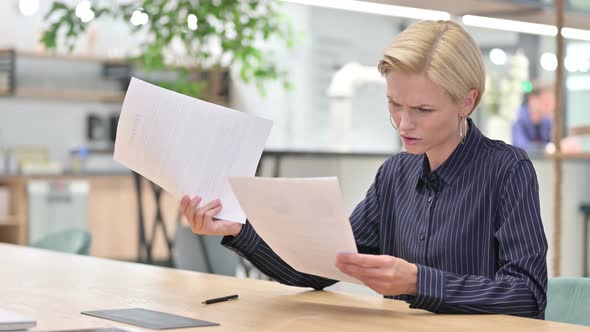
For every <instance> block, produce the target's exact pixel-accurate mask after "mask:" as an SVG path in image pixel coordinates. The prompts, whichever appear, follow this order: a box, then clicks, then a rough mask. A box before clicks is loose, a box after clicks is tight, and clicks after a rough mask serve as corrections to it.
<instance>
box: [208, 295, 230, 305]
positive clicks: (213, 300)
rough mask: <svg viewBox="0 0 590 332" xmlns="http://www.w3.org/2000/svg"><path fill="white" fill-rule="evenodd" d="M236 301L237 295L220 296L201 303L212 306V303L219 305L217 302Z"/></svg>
mask: <svg viewBox="0 0 590 332" xmlns="http://www.w3.org/2000/svg"><path fill="white" fill-rule="evenodd" d="M237 299H238V294H234V295H228V296H222V297H217V298H214V299H209V300H205V301H203V302H201V303H203V304H213V303H219V302H225V301H230V300H237Z"/></svg>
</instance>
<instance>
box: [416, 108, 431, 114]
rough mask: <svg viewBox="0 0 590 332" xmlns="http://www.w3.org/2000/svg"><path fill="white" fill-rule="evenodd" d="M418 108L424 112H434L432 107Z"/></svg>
mask: <svg viewBox="0 0 590 332" xmlns="http://www.w3.org/2000/svg"><path fill="white" fill-rule="evenodd" d="M417 110H418V111H420V112H422V113H428V112H432V110H431V109H430V108H417Z"/></svg>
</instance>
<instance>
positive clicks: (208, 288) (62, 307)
mask: <svg viewBox="0 0 590 332" xmlns="http://www.w3.org/2000/svg"><path fill="white" fill-rule="evenodd" d="M0 266H1V267H2V270H1V271H2V272H1V276H2V282H0V294H2V296H0V307H1V308H5V309H8V310H15V311H19V312H21V313H23V314H27V315H30V316H32V317H34V318H35V319H36V320H37V324H38V325H37V327H36V328H35V330H55V329H80V328H88V327H109V326H120V327H123V328H128V329H130V330H133V331H142V330H145V329H141V328H137V327H135V326H129V325H125V324H121V323H116V322H112V321H109V320H103V319H98V318H94V317H89V316H85V315H81V314H80V311H83V310H98V309H114V308H131V307H143V308H147V309H154V310H161V311H166V312H169V313H174V314H178V315H185V316H189V317H194V318H197V319H204V320H209V321H213V322H217V323H220V324H221V326H218V327H206V328H194V329H183V330H177V331H186V332H201V331H202V332H204V331H220V332H221V331H231V332H235V331H257V332H259V331H280V332H287V331H298V332H299V331H370V332H377V331H470V332H471V331H474V330H477V331H478V332H485V331H490V332H491V331H494V332H495V331H502V332H509V331H565V332H567V331H590V328H586V327H583V326H575V325H567V324H560V323H553V322H545V321H538V320H533V319H524V318H516V317H509V316H492V315H477V316H476V315H471V316H464V315H435V314H431V313H428V312H426V311H422V310H411V309H409V308H408V305H407V304H406V303H403V302H398V301H393V300H385V299H380V298H376V297H361V296H353V295H344V294H341V293H334V292H313V291H307V290H304V289H301V288H295V287H288V286H284V285H280V284H278V283H274V282H270V281H262V280H252V279H237V278H230V277H221V276H214V275H207V274H200V273H195V272H188V271H180V270H173V269H167V268H161V267H154V266H148V265H141V264H135V263H125V262H117V261H111V260H107V259H102V258H94V257H83V256H74V255H69V254H61V253H52V252H47V251H43V250H38V249H32V248H25V247H19V246H14V245H7V244H0ZM234 293H235V294H239V295H240V298H239V300H237V301H230V302H223V303H218V304H212V305H203V304H201V301H203V300H204V299H207V298H213V297H218V296H223V295H229V294H234ZM147 331H150V330H147Z"/></svg>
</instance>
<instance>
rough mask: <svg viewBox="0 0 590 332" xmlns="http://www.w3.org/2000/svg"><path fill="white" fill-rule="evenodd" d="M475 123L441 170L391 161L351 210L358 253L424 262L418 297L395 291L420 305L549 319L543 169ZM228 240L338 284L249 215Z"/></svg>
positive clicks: (270, 262) (289, 279)
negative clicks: (277, 244)
mask: <svg viewBox="0 0 590 332" xmlns="http://www.w3.org/2000/svg"><path fill="white" fill-rule="evenodd" d="M469 125H470V130H469V131H468V134H467V137H466V138H465V141H464V143H462V144H459V146H458V147H457V148H456V149H455V151H453V153H452V154H451V155H450V156H449V158H448V159H447V160H446V161H445V162H444V163H443V164H442V165H441V166H440V167H439V168H438V169H436V170H435V171H434V172H431V171H430V168H429V163H428V159H427V158H426V156H425V155H412V154H408V153H405V152H403V153H399V154H397V155H394V156H392V157H391V158H389V159H388V160H387V161H385V163H384V164H383V165H382V166H381V167H380V168H379V171H378V172H377V175H376V177H375V181H374V183H373V184H372V185H371V187H370V188H369V190H368V192H367V195H366V197H365V199H364V200H363V201H361V202H360V203H359V204H358V205H357V207H356V208H355V209H354V211H353V213H352V215H351V217H350V222H351V224H352V228H353V232H354V236H355V239H356V243H357V247H358V250H359V252H361V253H365V254H384V255H391V256H396V257H400V258H403V259H405V260H407V261H408V262H411V263H414V264H416V265H417V266H418V288H417V294H416V295H415V296H411V295H399V296H386V297H387V298H392V299H398V300H405V301H407V302H408V303H410V307H411V308H420V309H425V310H429V311H432V312H437V313H497V314H509V315H518V316H527V317H536V318H541V319H542V318H544V312H545V306H546V300H547V295H546V291H547V264H546V254H547V240H546V238H545V233H544V230H543V225H542V222H541V216H540V211H539V190H538V183H537V176H536V173H535V170H534V168H533V165H532V163H531V161H530V160H529V158H528V156H527V154H526V153H525V152H524V151H523V150H521V149H519V148H515V147H513V146H510V145H508V144H505V143H504V142H501V141H495V140H491V139H489V138H487V137H485V136H484V135H482V133H481V132H480V131H479V130H478V129H477V127H476V126H475V125H474V124H473V122H472V121H471V119H469ZM222 244H223V245H224V246H226V247H228V248H229V249H231V250H233V251H235V252H237V253H238V254H239V255H241V256H242V257H245V258H247V259H248V260H249V261H250V262H252V264H253V265H254V266H256V267H257V268H258V269H260V270H261V271H262V272H264V273H266V274H267V275H268V276H270V277H272V278H273V279H275V280H277V281H279V282H281V283H285V284H288V285H294V286H302V287H313V288H314V289H323V288H324V287H327V286H329V285H331V284H333V283H335V282H336V281H334V280H330V279H326V278H322V277H318V276H313V275H309V274H304V273H301V272H298V271H296V270H294V269H293V268H291V267H290V266H289V265H288V264H286V263H285V262H284V261H283V260H282V259H281V258H280V257H278V256H277V255H276V254H275V253H274V252H273V251H272V250H271V249H270V248H269V246H268V245H267V244H266V243H265V242H264V241H263V240H262V239H261V238H260V237H259V236H258V235H257V234H256V232H255V231H254V229H253V227H252V225H251V224H250V223H249V222H247V223H246V224H245V225H244V227H243V228H242V231H241V232H240V234H238V235H237V236H236V237H230V236H227V237H225V238H224V239H223V241H222Z"/></svg>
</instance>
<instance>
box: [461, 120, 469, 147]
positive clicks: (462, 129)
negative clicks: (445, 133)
mask: <svg viewBox="0 0 590 332" xmlns="http://www.w3.org/2000/svg"><path fill="white" fill-rule="evenodd" d="M463 123H465V125H463ZM467 127H468V124H467V117H463V116H462V117H461V119H460V120H459V137H460V138H461V144H463V143H465V136H466V135H467Z"/></svg>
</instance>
